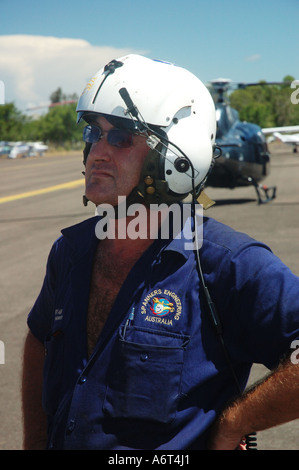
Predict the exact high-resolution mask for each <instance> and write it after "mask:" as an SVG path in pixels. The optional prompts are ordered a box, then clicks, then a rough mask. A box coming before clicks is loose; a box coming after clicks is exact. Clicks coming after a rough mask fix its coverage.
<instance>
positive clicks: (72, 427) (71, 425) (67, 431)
mask: <svg viewBox="0 0 299 470" xmlns="http://www.w3.org/2000/svg"><path fill="white" fill-rule="evenodd" d="M74 427H75V420H74V419H71V420H70V422H69V424H68V426H67V428H66V433H67V434H71V433H72V432H73V430H74Z"/></svg>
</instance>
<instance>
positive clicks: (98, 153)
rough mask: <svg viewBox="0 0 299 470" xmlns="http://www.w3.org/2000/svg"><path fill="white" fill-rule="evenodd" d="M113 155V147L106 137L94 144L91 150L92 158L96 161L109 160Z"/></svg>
mask: <svg viewBox="0 0 299 470" xmlns="http://www.w3.org/2000/svg"><path fill="white" fill-rule="evenodd" d="M110 153H111V146H110V145H109V144H108V142H107V139H106V137H105V136H102V137H101V138H100V139H99V140H98V141H97V142H95V143H94V144H92V146H91V149H90V152H89V154H90V156H91V157H92V158H93V159H95V160H98V159H100V160H103V159H109V158H110V156H111V155H110Z"/></svg>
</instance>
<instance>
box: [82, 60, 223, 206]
mask: <svg viewBox="0 0 299 470" xmlns="http://www.w3.org/2000/svg"><path fill="white" fill-rule="evenodd" d="M77 112H78V122H79V121H80V119H81V118H83V119H85V120H86V121H87V122H88V121H89V119H90V114H92V115H93V114H94V113H97V114H101V115H104V116H105V117H106V118H107V119H108V120H109V121H110V122H111V123H112V124H113V125H115V126H116V127H125V128H128V129H131V130H133V131H134V130H135V131H139V132H144V133H145V134H147V135H148V136H151V137H149V139H148V145H149V147H150V148H151V150H149V153H148V155H147V157H146V159H145V162H144V165H143V169H142V172H141V175H140V182H139V185H138V187H137V188H134V191H133V193H132V195H131V196H132V198H133V199H132V198H131V199H132V200H133V201H134V202H136V198H139V199H138V202H140V201H141V200H143V201H144V202H145V203H154V202H155V203H160V202H166V203H168V204H169V203H172V202H174V201H179V200H182V199H183V198H185V197H186V196H187V195H188V194H189V193H190V192H192V191H194V189H196V190H197V194H199V192H200V191H201V189H202V187H203V184H204V182H205V180H206V177H207V174H208V172H209V169H210V168H211V166H212V163H213V152H214V148H215V135H216V117H215V107H214V103H213V100H212V97H211V95H210V93H209V91H208V90H207V88H206V87H205V85H204V84H203V83H202V82H201V81H200V80H199V79H198V78H197V77H196V76H195V75H193V74H192V73H190V72H189V71H187V70H186V69H183V68H181V67H178V66H176V65H174V64H170V63H168V62H163V61H158V60H152V59H148V58H146V57H143V56H139V55H135V54H129V55H127V56H125V57H121V58H119V59H117V60H113V61H111V62H110V63H109V64H107V65H106V66H105V67H103V68H101V69H100V70H99V71H98V72H97V73H96V75H95V76H94V77H93V78H92V79H91V80H90V81H89V82H88V84H87V85H86V87H85V88H84V90H83V93H82V95H81V97H80V98H79V101H78V106H77ZM87 145H88V144H87ZM89 148H90V145H89ZM89 148H88V150H87V151H89ZM140 198H141V199H140Z"/></svg>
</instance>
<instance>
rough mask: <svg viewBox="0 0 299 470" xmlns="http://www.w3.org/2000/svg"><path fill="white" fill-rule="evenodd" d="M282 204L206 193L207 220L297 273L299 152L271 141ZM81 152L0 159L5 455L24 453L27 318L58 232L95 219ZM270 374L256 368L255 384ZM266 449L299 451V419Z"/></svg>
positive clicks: (262, 443)
mask: <svg viewBox="0 0 299 470" xmlns="http://www.w3.org/2000/svg"><path fill="white" fill-rule="evenodd" d="M270 150H271V173H270V175H269V176H267V178H266V179H265V181H264V183H265V184H267V185H268V186H272V185H276V186H277V196H276V199H274V200H273V201H271V202H269V203H267V204H261V205H259V204H258V203H257V199H256V194H255V190H254V188H252V187H246V188H236V189H234V190H230V189H225V188H224V189H220V188H207V189H206V192H207V193H208V195H209V196H210V197H211V198H212V199H214V200H215V201H216V205H215V206H213V207H212V208H210V209H208V210H207V212H206V215H208V216H210V217H213V218H215V219H217V220H219V221H221V222H224V223H226V224H228V225H230V226H232V227H233V228H235V229H237V230H239V231H242V232H246V233H248V234H249V235H251V236H252V237H254V238H255V239H257V240H260V241H263V242H265V243H266V244H268V245H269V246H270V247H271V249H272V250H273V251H274V253H275V254H276V255H277V256H279V257H280V258H281V259H282V261H283V262H284V263H285V264H286V265H288V266H289V267H290V268H291V270H292V271H293V272H294V273H295V274H296V275H299V237H298V235H299V210H298V209H299V186H298V175H299V154H295V153H293V152H292V149H291V148H290V147H288V146H286V145H283V144H278V143H273V144H271V145H270ZM82 170H83V165H82V155H81V154H79V153H69V154H63V155H55V156H53V155H52V156H51V155H47V154H46V155H45V156H43V157H32V158H22V159H15V160H8V159H0V239H1V244H0V259H1V272H0V298H1V306H0V309H1V310H0V450H20V449H22V413H21V399H20V380H21V367H22V351H23V343H24V338H25V335H26V333H27V325H26V318H27V315H28V312H29V310H30V309H31V307H32V305H33V303H34V301H35V299H36V297H37V295H38V293H39V290H40V288H41V284H42V280H43V277H44V273H45V265H46V260H47V257H48V253H49V250H50V248H51V246H52V243H53V241H54V240H55V239H56V238H57V237H58V236H59V235H60V230H61V229H62V228H64V227H67V226H69V225H73V224H75V223H77V222H80V221H82V220H84V219H86V218H88V217H91V216H93V215H94V208H93V207H92V206H91V205H88V206H87V208H86V207H84V206H83V204H82V195H83V192H84V185H83V177H82V174H81V172H82ZM267 373H268V371H267V369H266V368H264V367H263V366H260V365H256V366H254V367H253V370H252V374H251V377H250V383H251V382H254V381H255V380H257V379H259V378H261V377H262V376H264V375H265V374H267ZM258 448H259V449H260V450H299V420H295V421H292V422H290V423H287V424H284V425H281V426H277V427H275V428H272V429H270V430H267V431H263V432H259V433H258Z"/></svg>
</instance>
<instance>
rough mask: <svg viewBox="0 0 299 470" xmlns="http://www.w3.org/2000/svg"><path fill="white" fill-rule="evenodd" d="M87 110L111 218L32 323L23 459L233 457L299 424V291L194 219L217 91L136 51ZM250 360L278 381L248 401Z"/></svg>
mask: <svg viewBox="0 0 299 470" xmlns="http://www.w3.org/2000/svg"><path fill="white" fill-rule="evenodd" d="M77 111H78V116H79V120H80V119H84V120H85V121H86V123H87V126H86V127H85V129H84V140H85V142H86V148H85V151H84V162H85V167H86V168H85V180H86V192H85V201H86V203H87V201H91V202H92V203H94V204H95V205H96V206H97V211H98V214H100V217H96V218H91V219H88V220H87V221H84V222H82V223H81V224H78V225H76V226H74V227H70V228H68V229H65V230H63V231H62V236H61V237H60V238H59V239H58V240H57V241H56V242H55V243H54V245H53V248H52V250H51V253H50V255H49V260H48V265H47V272H46V276H45V280H44V284H43V287H42V290H41V292H40V295H39V297H38V299H37V300H36V303H35V305H34V307H33V309H32V310H31V312H30V315H29V318H28V324H29V328H30V332H29V333H28V337H27V340H26V344H25V351H24V369H23V410H24V431H25V433H24V447H25V448H31V449H34V448H47V449H109V450H114V449H160V450H163V449H173V450H180V449H236V448H240V447H242V446H243V444H241V443H242V442H243V438H244V436H245V435H247V434H249V433H252V432H253V431H258V430H262V429H266V428H268V427H270V426H275V425H277V424H280V423H283V422H285V421H289V420H293V419H295V418H297V417H298V416H299V398H298V385H299V371H298V365H296V362H297V361H294V360H291V359H292V357H293V356H292V355H291V353H292V347H293V346H292V345H293V344H296V343H294V342H295V340H296V339H297V338H298V336H299V321H298V312H299V298H298V287H299V280H298V278H297V277H296V276H294V275H293V274H292V273H291V272H290V271H289V270H288V268H287V267H286V266H284V265H283V264H282V263H281V262H280V260H278V259H277V258H276V257H275V256H274V255H273V254H272V253H271V251H270V250H269V248H267V247H266V246H264V245H263V244H262V243H258V242H256V241H254V240H252V239H250V238H249V237H247V236H246V235H244V234H239V233H236V232H235V231H233V230H232V229H230V228H229V227H226V226H224V225H222V224H220V223H217V222H216V221H214V220H212V219H208V218H202V217H200V215H199V214H198V212H197V211H196V205H195V202H196V198H197V197H198V196H199V197H201V198H202V197H203V196H202V188H203V185H204V182H205V179H206V176H207V174H208V172H209V171H210V170H211V168H212V166H213V159H214V152H215V132H216V125H215V109H214V105H213V102H212V99H211V97H210V95H209V93H208V92H207V90H206V88H205V87H204V86H203V84H202V83H201V82H200V81H199V80H198V79H197V78H196V77H194V76H193V75H192V74H190V73H189V72H188V71H186V70H184V69H182V68H180V67H176V66H174V65H172V64H168V63H163V62H160V61H152V60H150V59H147V58H144V57H140V56H135V55H129V56H126V57H123V58H121V59H118V60H114V61H112V62H110V63H109V64H107V65H106V66H105V67H104V68H103V69H101V70H100V71H99V72H98V73H97V74H96V75H95V77H93V78H92V79H91V81H90V82H89V83H88V85H87V86H86V88H85V90H84V91H83V94H82V96H81V98H80V100H79V102H78V108H77ZM189 193H190V194H191V195H192V203H191V212H190V217H187V218H186V217H184V216H183V215H184V208H185V205H182V204H181V203H180V201H181V200H183V199H184V198H185V197H186V196H187V195H188V194H189ZM200 200H201V201H202V200H203V199H200ZM178 207H179V208H180V215H179V219H180V222H181V225H180V227H179V228H178V224H177V220H175V219H177V218H178V216H177V214H178V213H177V212H176V209H177V208H178ZM160 208H161V211H159V212H160V213H161V219H160V218H159V219H157V217H153V215H154V214H156V213H157V209H160ZM134 211H135V212H134ZM136 211H139V213H140V214H142V217H141V218H139V219H138V225H139V234H141V233H142V236H141V235H140V236H139V237H136V236H129V235H130V234H131V233H132V232H131V231H130V230H129V229H131V226H132V223H133V222H135V228H137V224H136V217H135V218H134V214H135V213H136ZM107 214H108V216H107ZM181 219H182V220H181ZM103 222H105V223H103ZM140 226H142V227H140ZM165 227H167V228H168V229H169V230H168V232H167V231H166V232H165V231H163V230H164V228H165ZM141 229H145V230H143V231H141ZM201 229H202V230H203V237H202V238H201V235H200V234H201ZM165 233H167V234H168V235H167V236H165ZM190 240H191V242H192V243H191V245H192V249H191V248H190ZM254 362H260V363H263V364H265V365H266V366H267V367H269V368H270V369H274V370H275V372H273V374H271V375H270V376H269V377H268V378H267V379H266V380H265V381H264V382H263V383H262V384H260V385H258V386H257V387H255V388H254V389H253V390H251V391H250V392H248V393H246V394H245V395H242V391H243V390H244V388H245V386H246V382H247V379H248V375H249V372H250V368H251V365H252V363H254Z"/></svg>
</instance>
